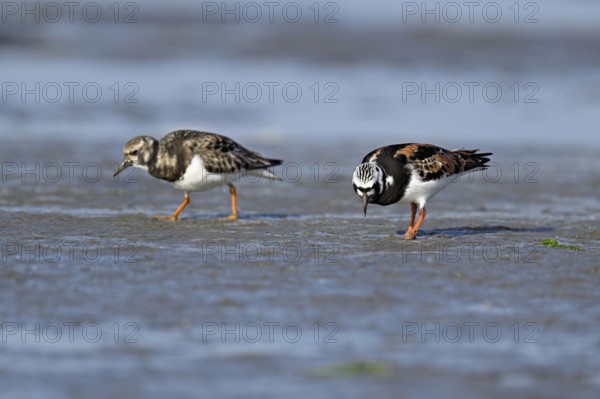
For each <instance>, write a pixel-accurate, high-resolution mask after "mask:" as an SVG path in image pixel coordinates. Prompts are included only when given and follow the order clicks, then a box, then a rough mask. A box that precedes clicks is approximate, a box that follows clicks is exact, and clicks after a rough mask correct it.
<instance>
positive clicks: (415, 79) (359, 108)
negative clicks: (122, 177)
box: [0, 0, 600, 148]
mask: <svg viewBox="0 0 600 399" xmlns="http://www.w3.org/2000/svg"><path fill="white" fill-rule="evenodd" d="M267 3H268V2H267ZM457 4H458V6H457ZM599 18H600V4H599V3H598V2H596V1H590V0H574V1H569V2H565V1H560V0H544V1H543V2H514V1H512V0H510V1H508V0H502V1H497V2H475V3H473V4H472V5H469V6H466V5H463V4H462V3H460V2H458V3H456V2H444V1H442V2H434V1H429V2H421V1H418V2H395V1H380V0H379V1H370V2H364V1H358V0H345V1H343V2H327V1H323V2H314V1H312V0H311V1H297V2H276V3H274V4H271V5H269V4H267V5H265V4H263V3H262V2H247V1H246V2H245V1H242V2H234V1H225V2H222V1H218V2H196V1H169V2H161V1H155V0H147V1H143V2H119V3H114V2H111V1H104V2H103V1H100V2H93V3H86V2H81V3H76V4H75V5H72V6H67V5H64V4H63V3H60V2H58V3H56V2H30V3H29V2H25V3H22V2H16V3H12V2H3V10H2V23H1V24H0V51H1V54H2V58H1V61H0V76H2V85H3V86H2V103H1V104H0V105H1V107H0V129H1V134H2V137H4V138H7V137H8V138H18V139H24V138H31V139H40V138H43V139H45V140H53V139H64V138H68V139H75V138H76V139H77V140H79V141H82V142H83V141H85V142H96V141H117V142H119V143H120V144H121V143H122V142H124V141H126V139H127V138H129V137H130V136H134V135H137V134H154V135H157V136H161V135H162V134H163V133H166V132H167V131H170V130H173V129H176V128H183V127H185V128H196V129H202V130H208V131H216V132H221V133H224V134H228V135H231V136H234V137H238V138H240V137H249V138H252V139H256V140H261V139H265V140H269V141H275V140H276V141H279V142H296V141H297V142H303V141H305V140H307V139H311V140H312V139H317V138H318V139H319V140H328V141H329V140H336V141H337V140H346V141H356V140H358V141H361V140H362V141H367V142H373V140H375V141H377V143H379V142H381V143H384V144H385V143H390V142H407V141H417V142H419V141H424V142H434V143H437V144H440V145H446V146H450V147H452V148H455V147H462V146H472V145H476V146H481V145H484V144H487V143H494V142H496V143H498V142H501V143H507V140H512V141H511V144H515V145H517V144H525V143H526V144H535V145H545V144H557V145H568V144H570V143H574V142H575V143H580V142H581V141H583V140H585V141H586V144H587V145H592V144H593V145H597V144H598V140H600V139H599V138H598V137H599V136H598V134H596V132H595V130H594V129H595V128H596V127H597V125H598V113H597V111H598V106H599V105H600V70H599V68H598V66H599V65H600V51H599V50H600V48H599V47H600V37H599V36H600V27H599V25H598V20H599ZM380 138H381V139H380ZM471 143H473V144H471Z"/></svg>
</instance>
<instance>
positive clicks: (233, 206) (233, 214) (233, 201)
mask: <svg viewBox="0 0 600 399" xmlns="http://www.w3.org/2000/svg"><path fill="white" fill-rule="evenodd" d="M229 193H230V194H231V215H229V216H228V217H227V220H231V221H234V220H237V219H238V208H237V192H236V191H235V186H234V185H233V184H229Z"/></svg>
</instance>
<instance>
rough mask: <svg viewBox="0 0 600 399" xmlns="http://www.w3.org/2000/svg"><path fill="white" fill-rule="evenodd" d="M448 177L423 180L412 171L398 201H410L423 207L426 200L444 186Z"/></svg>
mask: <svg viewBox="0 0 600 399" xmlns="http://www.w3.org/2000/svg"><path fill="white" fill-rule="evenodd" d="M448 182H449V180H448V179H443V178H442V179H439V180H430V181H426V182H425V181H423V180H422V179H421V177H420V176H419V175H418V174H416V173H413V175H412V177H411V179H410V183H409V184H408V186H407V187H406V191H405V192H404V196H402V199H401V200H400V202H403V203H410V202H414V203H416V204H418V205H419V207H420V208H423V207H424V206H425V204H426V203H427V201H428V200H429V199H430V198H431V197H433V196H434V195H435V194H437V192H438V191H440V190H441V189H443V188H444V187H446V185H447V184H448Z"/></svg>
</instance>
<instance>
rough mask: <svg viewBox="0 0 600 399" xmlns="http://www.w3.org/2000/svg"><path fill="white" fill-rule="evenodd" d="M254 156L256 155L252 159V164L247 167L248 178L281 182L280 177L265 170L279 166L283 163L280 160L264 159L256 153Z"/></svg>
mask: <svg viewBox="0 0 600 399" xmlns="http://www.w3.org/2000/svg"><path fill="white" fill-rule="evenodd" d="M255 155H257V157H256V158H255V159H254V162H253V163H252V164H251V165H249V167H248V170H247V171H246V173H247V174H248V176H260V177H266V178H269V179H273V180H283V179H282V178H281V177H279V176H277V175H276V174H275V173H273V172H272V171H270V170H269V169H267V168H270V167H273V166H277V165H281V164H282V163H283V161H282V160H280V159H269V158H265V157H263V156H261V155H259V154H256V153H255Z"/></svg>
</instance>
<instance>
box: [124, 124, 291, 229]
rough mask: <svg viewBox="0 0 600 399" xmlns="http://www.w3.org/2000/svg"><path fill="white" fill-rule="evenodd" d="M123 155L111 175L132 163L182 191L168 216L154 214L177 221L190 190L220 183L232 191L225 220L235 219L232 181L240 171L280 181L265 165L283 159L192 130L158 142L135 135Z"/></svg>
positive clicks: (167, 136) (216, 135) (235, 197)
mask: <svg viewBox="0 0 600 399" xmlns="http://www.w3.org/2000/svg"><path fill="white" fill-rule="evenodd" d="M123 155H124V159H123V162H122V163H121V164H120V165H119V167H118V168H117V170H116V171H115V173H114V176H116V175H118V174H119V173H121V172H122V171H123V170H124V169H126V168H128V167H130V166H134V167H138V168H141V169H144V170H146V171H147V172H148V173H150V175H152V176H154V177H156V178H158V179H161V180H165V181H168V182H170V183H172V184H173V187H175V188H176V189H179V190H183V191H185V196H184V198H183V202H182V203H181V205H180V206H179V208H177V210H176V211H175V212H174V213H173V214H172V215H171V216H167V217H158V216H155V218H157V219H161V220H179V214H180V213H181V212H182V211H183V209H184V208H185V207H186V206H187V205H188V204H189V202H190V192H195V191H206V190H210V189H211V188H215V187H218V186H222V185H227V186H229V191H230V193H231V215H230V216H229V217H228V218H227V219H229V220H236V219H237V218H238V209H237V196H236V189H235V186H234V185H233V182H234V181H236V179H239V178H240V174H245V175H246V176H256V177H266V178H269V179H278V180H280V178H279V177H277V176H276V175H275V174H273V173H272V172H271V171H269V170H268V169H266V168H268V167H271V166H276V165H280V164H281V162H282V161H280V160H277V159H267V158H265V157H263V156H262V155H260V154H258V153H256V152H253V151H250V150H247V149H246V148H244V147H242V146H241V145H239V144H238V143H236V142H235V141H233V140H232V139H230V138H228V137H225V136H221V135H218V134H215V133H207V132H198V131H194V130H177V131H174V132H171V133H169V134H167V135H166V136H165V137H163V138H162V139H161V140H160V141H159V140H156V139H154V138H152V137H149V136H137V137H134V138H132V139H131V140H129V141H128V142H127V144H125V147H124V148H123Z"/></svg>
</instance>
